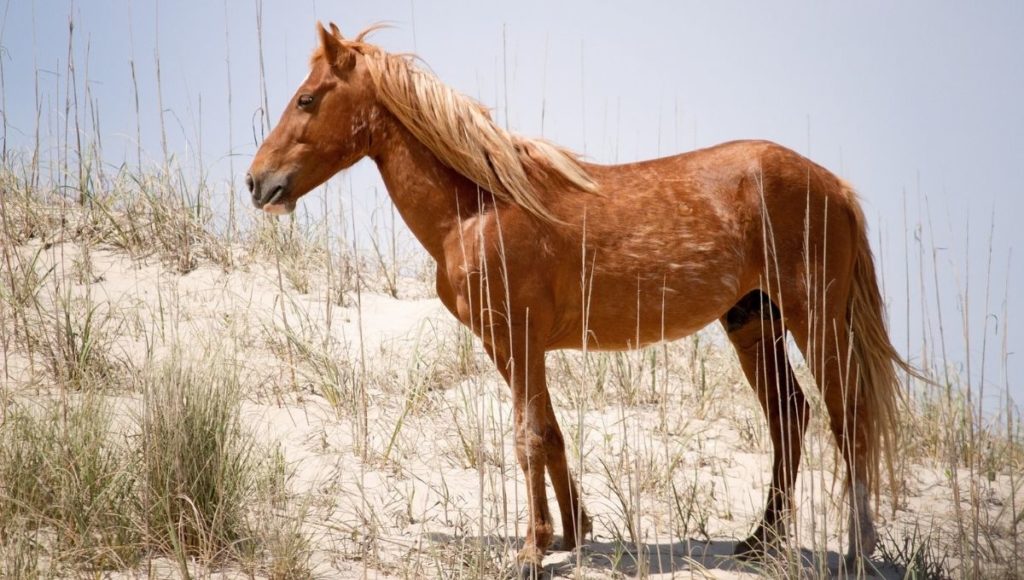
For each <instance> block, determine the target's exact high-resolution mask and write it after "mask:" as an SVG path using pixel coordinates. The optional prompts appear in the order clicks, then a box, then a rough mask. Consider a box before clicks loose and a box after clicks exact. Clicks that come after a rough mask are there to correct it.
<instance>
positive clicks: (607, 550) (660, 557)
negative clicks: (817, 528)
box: [430, 533, 904, 580]
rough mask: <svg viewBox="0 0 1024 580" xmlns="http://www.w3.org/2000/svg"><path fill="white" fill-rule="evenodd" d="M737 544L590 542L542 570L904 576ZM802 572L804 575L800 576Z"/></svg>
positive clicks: (820, 555) (885, 567)
mask: <svg viewBox="0 0 1024 580" xmlns="http://www.w3.org/2000/svg"><path fill="white" fill-rule="evenodd" d="M430 540H431V542H433V543H435V544H448V543H451V542H456V541H458V542H469V543H476V542H478V541H482V542H483V543H484V544H485V545H487V546H490V547H498V546H504V547H507V548H510V549H517V550H518V549H519V548H520V547H522V540H521V539H518V540H511V539H510V538H504V537H501V536H498V535H488V536H484V537H482V538H479V537H478V538H466V537H462V538H456V537H455V536H450V535H448V534H443V533H433V534H430ZM737 543H738V542H737V541H734V540H708V541H701V540H693V539H690V540H682V541H678V542H671V543H660V544H658V543H653V544H641V545H640V546H639V548H638V547H637V545H636V544H635V543H632V542H619V541H607V540H603V539H600V540H595V541H590V542H587V543H586V544H584V546H583V549H582V550H581V551H580V552H564V551H561V552H560V551H557V550H555V551H553V552H551V553H550V554H549V555H548V557H547V558H545V564H544V569H545V571H546V572H547V573H548V574H550V575H551V576H554V577H572V576H573V575H574V571H575V570H576V568H577V564H579V563H582V564H583V566H584V567H586V568H591V569H598V570H607V571H609V572H615V573H617V574H621V575H624V576H629V577H647V576H650V575H660V574H668V575H671V574H673V573H679V572H696V573H698V574H699V573H700V572H702V571H710V570H721V571H724V572H737V573H747V574H761V575H767V576H779V575H780V574H781V575H782V576H789V575H791V574H792V575H796V576H803V575H805V574H804V573H810V575H812V576H814V577H824V578H847V577H850V578H854V577H862V576H867V577H871V578H883V579H886V580H888V579H898V578H903V577H904V570H902V568H901V567H899V566H897V565H895V564H893V563H890V562H878V561H875V562H872V563H870V564H869V565H868V568H867V569H862V570H858V569H857V568H856V567H854V566H853V565H852V564H851V563H849V562H848V561H847V560H846V558H845V557H844V556H842V555H840V554H838V553H836V552H833V551H827V552H820V551H818V552H815V551H811V550H808V549H805V548H801V549H800V552H799V560H795V559H794V558H782V557H774V558H773V557H770V558H768V559H766V560H764V561H749V560H743V559H741V558H737V557H736V556H734V555H733V551H734V550H735V548H736V544H737ZM802 572H804V573H802Z"/></svg>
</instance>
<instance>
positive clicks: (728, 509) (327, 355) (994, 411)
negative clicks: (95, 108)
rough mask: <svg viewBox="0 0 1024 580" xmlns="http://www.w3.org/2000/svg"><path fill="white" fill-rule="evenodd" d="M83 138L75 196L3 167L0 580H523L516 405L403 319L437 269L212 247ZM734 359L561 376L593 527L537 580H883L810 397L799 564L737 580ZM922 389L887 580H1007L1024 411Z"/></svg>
mask: <svg viewBox="0 0 1024 580" xmlns="http://www.w3.org/2000/svg"><path fill="white" fill-rule="evenodd" d="M72 114H74V115H77V114H78V112H77V110H76V111H75V112H73V113H72ZM76 127H77V125H76ZM76 137H77V140H76V141H77V142H78V143H79V146H78V147H79V151H77V154H78V155H77V157H76V158H77V159H79V160H80V163H79V164H78V166H67V159H66V153H65V156H64V157H60V159H61V160H63V163H64V166H59V167H47V166H46V165H45V164H44V163H43V160H42V159H41V158H40V157H39V156H35V155H33V156H31V157H30V158H29V159H28V160H19V159H18V157H17V155H15V154H14V153H13V152H12V154H11V155H10V156H9V157H5V159H4V163H5V164H4V166H2V167H0V347H2V349H3V357H2V360H0V364H2V369H0V576H2V577H4V578H35V577H57V576H85V575H96V576H99V575H102V574H106V573H110V574H125V575H128V576H145V575H149V574H152V575H154V576H159V575H161V574H163V575H166V576H175V575H177V576H181V577H190V576H197V577H210V576H213V575H214V574H220V573H225V574H227V575H231V574H234V573H237V574H238V575H251V576H258V577H269V578H281V579H284V578H312V577H339V576H340V577H361V576H364V575H373V574H376V573H378V572H379V573H381V574H387V575H389V576H394V577H403V578H422V577H439V578H453V577H455V578H475V579H484V578H495V577H504V576H508V575H509V574H511V573H513V572H515V570H516V568H517V566H516V562H515V551H516V549H517V548H518V545H519V542H520V541H521V540H522V538H523V537H524V535H525V529H524V522H525V517H524V513H525V511H526V505H525V493H524V491H523V489H522V481H521V479H522V476H521V473H520V471H519V468H518V466H517V463H516V453H515V448H514V444H513V438H512V429H513V428H512V418H511V413H512V410H511V402H510V401H509V396H508V392H507V388H506V387H505V386H504V383H503V382H502V381H501V379H500V377H499V376H498V374H497V372H496V371H495V370H494V368H493V365H492V364H491V363H490V361H489V360H488V359H487V356H486V355H485V354H484V353H483V352H482V349H481V347H480V345H479V343H478V342H477V341H476V340H475V339H474V338H473V337H472V336H471V335H470V333H469V332H468V331H467V330H465V329H464V328H461V327H459V326H458V325H457V323H456V322H455V321H454V320H452V319H451V317H450V316H449V315H448V313H447V312H446V311H444V309H443V308H442V307H440V306H439V304H438V303H437V301H436V300H412V299H410V297H424V296H430V290H429V287H430V285H429V284H425V283H424V278H425V277H429V276H425V275H424V274H423V272H428V270H429V268H423V267H422V261H423V258H422V257H412V258H406V257H405V256H404V255H403V253H402V252H401V251H400V250H399V245H400V244H399V241H398V239H397V236H396V230H395V228H396V227H398V226H397V225H396V218H395V213H394V212H393V211H391V209H390V208H389V207H387V206H384V207H386V209H381V210H379V211H378V212H376V213H375V214H374V218H373V224H372V227H371V228H369V230H370V233H369V234H368V235H370V240H369V243H368V244H364V247H363V248H362V249H360V248H359V247H358V246H359V244H358V243H356V241H355V239H356V238H358V237H359V235H360V234H359V233H357V232H353V231H346V229H345V228H341V229H340V230H339V228H338V227H337V226H336V223H335V221H334V220H333V218H335V217H337V216H331V215H329V214H330V212H328V211H327V210H326V209H324V211H323V215H322V216H321V219H319V220H316V219H312V220H307V221H306V222H305V223H303V222H300V221H299V220H298V218H286V219H276V218H266V217H265V216H261V215H260V216H257V215H248V214H245V213H243V212H240V211H236V210H235V208H234V202H233V200H232V202H231V204H232V205H231V209H230V213H229V214H228V215H229V217H227V218H226V219H227V221H228V223H223V222H224V220H225V216H224V215H222V213H223V212H218V211H216V210H215V209H214V207H215V205H216V204H214V203H213V202H212V198H214V197H215V196H221V195H222V194H223V192H222V191H221V188H219V187H218V186H216V185H213V184H210V183H207V181H206V180H205V178H204V176H203V173H202V172H201V171H200V172H199V173H198V176H196V175H193V174H192V173H190V172H189V171H187V170H185V169H183V168H182V167H180V166H179V165H177V163H176V160H175V159H173V158H171V157H170V156H167V157H165V159H164V160H163V161H162V163H161V167H143V166H142V164H141V162H140V164H139V168H138V169H129V168H128V167H127V166H122V167H119V168H118V169H117V170H116V171H114V172H113V173H110V172H109V170H108V171H107V172H104V171H103V170H102V169H103V166H102V164H100V163H98V162H97V160H96V159H95V158H94V157H92V155H93V154H92V153H91V152H93V151H96V150H98V149H99V148H98V144H90V143H89V140H90V135H89V134H88V133H87V132H83V133H82V134H80V135H77V136H76ZM58 157H59V156H58ZM53 163H54V164H55V165H57V164H58V161H56V160H55V161H53ZM47 174H50V175H52V176H53V179H51V180H50V181H48V180H47V178H46V175H47ZM68 176H72V177H74V178H75V179H70V178H69V177H68ZM247 218H248V219H247ZM352 229H353V230H354V229H355V228H354V227H353V228H352ZM922 243H923V242H922ZM403 260H406V261H403ZM915 266H917V267H920V268H922V269H924V268H927V267H928V266H929V265H928V264H915ZM932 266H934V264H932ZM908 269H909V265H908ZM400 299H403V300H400ZM960 300H966V297H960ZM965 332H966V331H965ZM1001 332H1003V333H1004V335H1005V333H1006V329H1005V327H1003V328H1002V329H1001ZM1004 348H1005V347H1004ZM729 353H730V351H729V350H728V349H727V347H726V346H725V342H724V337H723V336H721V335H720V333H718V331H717V329H709V330H706V331H702V332H701V333H699V334H697V335H695V336H693V337H691V338H689V339H686V340H683V341H680V342H677V343H673V344H668V345H659V346H654V347H650V348H647V349H644V350H641V351H635V352H629V353H592V352H587V353H576V352H556V353H552V354H551V355H549V357H548V369H549V370H548V378H549V380H550V382H551V384H552V393H553V396H554V397H555V399H556V401H555V407H556V410H557V411H556V412H557V413H558V414H559V415H558V418H559V421H560V424H561V426H562V429H563V432H564V435H565V439H566V444H567V452H568V454H569V456H570V461H569V462H570V465H571V466H572V468H573V469H574V470H575V471H576V472H577V474H578V475H579V478H580V480H581V481H582V488H583V493H584V497H583V499H584V502H585V503H586V504H587V505H588V506H589V509H590V511H591V514H592V515H593V517H594V525H595V531H594V533H593V536H592V537H591V538H590V540H589V542H588V543H587V545H586V546H585V547H584V548H583V549H582V550H581V551H580V552H579V553H566V552H555V553H554V554H552V555H550V556H549V558H548V560H547V565H548V568H549V569H550V570H552V571H554V572H555V573H556V574H561V575H564V576H573V577H580V578H584V577H585V578H591V577H594V578H603V577H620V576H621V575H635V576H638V577H647V576H656V575H659V574H660V575H663V576H665V577H670V576H672V575H680V576H682V575H707V576H714V575H716V574H720V573H722V574H725V573H730V572H753V573H759V574H763V575H766V576H770V577H780V578H781V577H786V578H788V577H811V578H819V577H820V578H825V577H832V576H834V575H836V574H841V573H842V572H843V571H844V570H845V571H846V572H853V573H867V572H871V571H870V570H865V569H860V570H847V569H846V566H847V565H846V563H844V562H843V561H842V560H841V558H840V557H839V556H838V548H839V545H840V542H841V541H843V538H844V534H845V531H846V530H845V523H840V522H843V521H844V517H845V516H844V515H843V514H844V513H845V511H844V510H845V507H846V506H845V498H844V497H843V493H842V492H841V489H842V483H841V482H839V481H837V479H836V478H835V477H834V476H833V473H834V466H835V463H836V461H837V459H836V454H835V448H834V445H833V444H832V443H831V440H832V436H831V433H830V431H829V428H828V425H827V424H826V423H825V421H823V420H822V419H821V418H822V417H824V416H826V414H825V413H824V412H823V409H822V403H821V401H820V400H818V399H817V397H816V390H815V389H813V388H805V393H806V394H807V395H808V397H810V398H811V400H812V407H813V409H814V413H813V415H814V417H815V419H814V421H813V422H812V423H811V426H810V428H809V429H808V433H807V437H806V441H805V455H804V463H803V468H802V471H801V475H800V478H799V480H798V483H797V503H798V508H799V509H798V510H796V512H795V513H794V514H791V518H790V519H791V522H790V524H791V528H792V535H791V537H790V538H789V540H788V543H787V544H786V546H785V549H784V550H782V551H781V552H780V553H779V554H778V557H777V558H775V559H773V560H772V561H770V562H763V563H761V564H757V565H749V564H743V563H739V562H738V561H736V560H735V559H733V558H731V557H729V554H730V553H731V548H732V546H733V545H734V543H735V541H736V540H737V539H739V538H742V537H744V536H745V535H746V534H747V533H748V532H749V531H750V528H751V526H752V525H753V524H754V522H755V520H756V518H757V517H759V516H760V513H759V510H760V509H761V506H762V505H763V503H762V499H763V494H764V493H765V492H766V490H767V487H768V484H769V471H770V467H771V466H770V455H769V450H770V442H769V440H768V433H767V429H766V428H765V425H764V420H763V418H762V415H761V411H760V409H759V408H758V403H757V400H756V398H755V397H754V395H753V393H752V392H751V390H750V388H749V387H748V386H747V385H746V383H745V381H744V379H743V375H742V372H741V370H740V369H739V367H738V364H737V362H736V360H735V359H734V358H733V356H732V355H731V354H729ZM929 360H932V361H934V362H932V366H931V367H930V368H927V369H925V371H926V373H928V376H930V377H932V378H933V379H935V380H937V381H938V382H939V383H940V384H941V387H931V386H926V385H922V384H919V383H917V382H912V384H911V385H910V386H909V388H908V392H909V396H908V408H907V410H906V412H905V413H904V414H903V415H902V426H901V428H902V433H903V445H904V446H903V448H902V453H901V454H900V456H899V457H898V458H896V459H897V461H896V465H895V472H896V475H897V482H898V484H897V487H898V488H899V489H898V490H890V491H898V492H899V493H898V494H894V495H892V496H887V495H883V497H882V502H881V507H880V512H881V514H882V516H883V518H884V522H885V523H884V524H883V528H885V529H887V530H888V532H887V533H888V535H886V536H884V537H883V541H882V543H881V545H880V554H879V556H880V561H879V562H876V564H877V567H878V570H877V571H880V572H882V574H883V575H887V576H894V577H907V578H981V577H984V578H1018V577H1021V575H1022V573H1024V572H1022V570H1021V564H1020V562H1019V561H1018V560H1019V558H1018V555H1019V554H1021V553H1024V546H1022V543H1024V533H1022V528H1024V507H1022V505H1021V503H1022V501H1021V499H1022V498H1021V493H1020V492H1021V489H1022V485H1024V484H1022V477H1024V440H1022V432H1021V427H1020V411H1019V409H1018V408H1017V407H1016V406H1015V405H1014V402H1013V401H1011V400H1010V399H1009V397H1008V396H1006V394H1005V393H1003V395H1002V401H1003V402H1002V404H1001V405H999V406H985V401H984V400H983V399H982V398H981V397H980V396H978V394H977V390H978V388H979V386H976V385H974V384H972V382H971V380H972V379H971V378H970V377H968V376H965V375H959V374H956V373H953V372H949V371H950V369H948V368H946V367H945V366H941V365H944V364H945V363H944V362H943V361H942V358H941V357H933V358H932V359H929ZM796 372H797V374H798V376H799V380H800V381H801V383H802V384H804V385H807V386H809V385H811V384H812V382H813V381H812V379H811V378H810V374H809V373H808V372H807V369H806V367H805V366H803V365H800V366H799V368H797V369H796ZM989 388H991V385H989Z"/></svg>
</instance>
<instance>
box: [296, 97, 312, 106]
mask: <svg viewBox="0 0 1024 580" xmlns="http://www.w3.org/2000/svg"><path fill="white" fill-rule="evenodd" d="M312 104H313V95H300V96H299V107H300V108H303V109H304V108H306V107H308V106H310V105H312Z"/></svg>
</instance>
